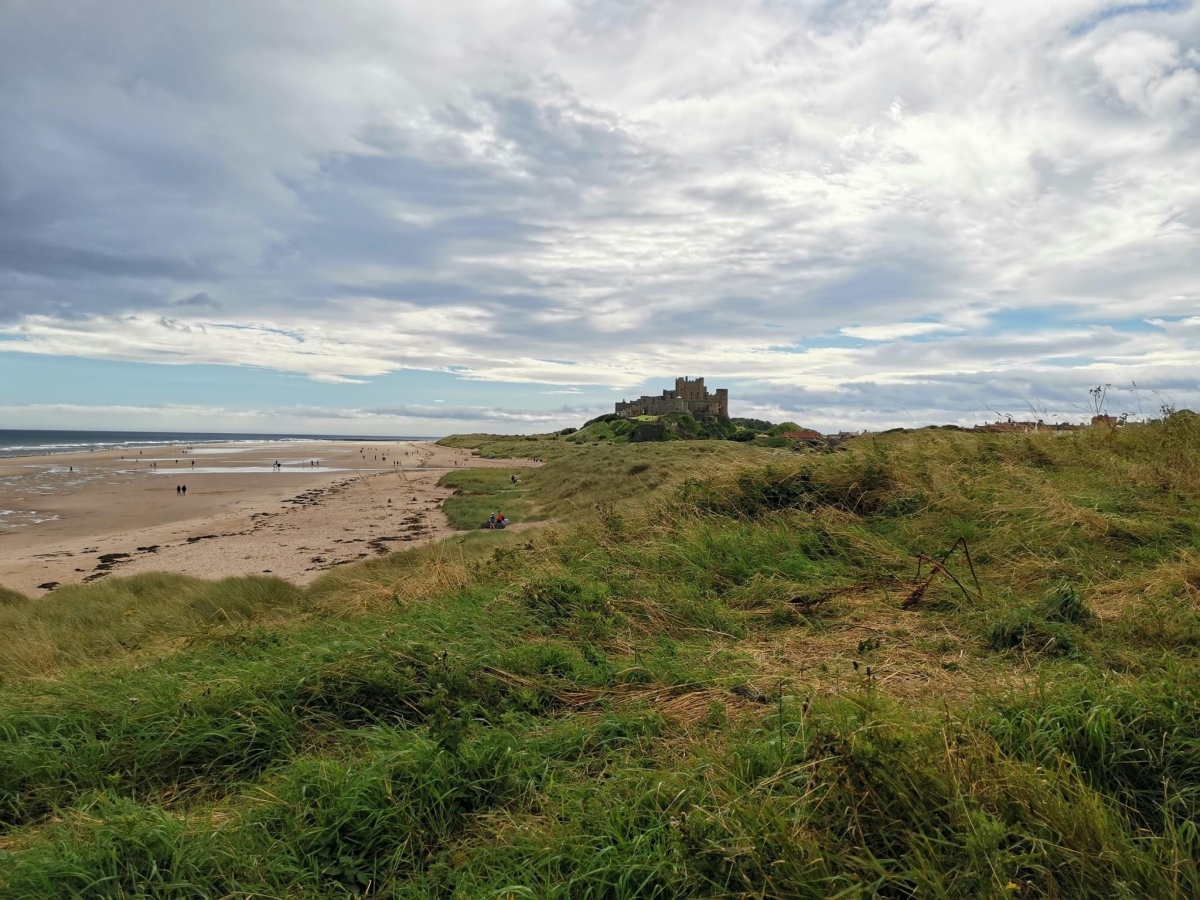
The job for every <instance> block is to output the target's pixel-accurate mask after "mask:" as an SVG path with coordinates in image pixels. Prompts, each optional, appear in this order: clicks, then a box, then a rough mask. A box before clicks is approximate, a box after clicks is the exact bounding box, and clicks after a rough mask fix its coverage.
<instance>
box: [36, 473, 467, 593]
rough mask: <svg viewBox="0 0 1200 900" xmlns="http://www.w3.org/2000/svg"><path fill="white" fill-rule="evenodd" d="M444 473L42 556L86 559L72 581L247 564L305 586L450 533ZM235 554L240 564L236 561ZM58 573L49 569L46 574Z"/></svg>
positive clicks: (387, 477)
mask: <svg viewBox="0 0 1200 900" xmlns="http://www.w3.org/2000/svg"><path fill="white" fill-rule="evenodd" d="M438 477H439V475H438V472H430V473H429V474H428V475H427V476H425V475H416V474H415V473H414V472H413V471H411V470H406V471H405V472H403V473H392V472H389V473H378V474H371V475H366V476H361V477H357V478H348V479H343V480H341V481H338V482H334V483H332V484H328V485H326V486H323V487H313V488H308V489H305V490H302V491H300V492H299V493H297V494H295V495H294V496H291V497H287V498H286V499H281V500H277V501H275V502H279V503H280V504H281V505H282V508H275V509H273V510H271V509H268V510H264V509H263V508H262V507H261V506H260V507H258V509H257V510H255V511H253V512H252V511H250V510H249V509H246V510H244V511H243V512H242V513H241V514H240V515H238V514H236V513H233V514H231V515H229V516H227V517H225V518H223V519H220V520H216V519H214V520H212V521H210V522H209V523H207V526H206V527H207V529H210V530H205V531H203V532H201V533H198V534H197V533H193V534H189V533H188V532H187V531H184V530H182V529H180V530H176V531H173V532H170V531H161V532H159V533H157V534H155V535H154V538H156V539H157V542H156V543H150V542H149V541H148V540H147V539H148V538H149V537H150V535H145V536H142V544H141V545H140V546H138V547H137V548H136V550H133V549H132V548H131V546H130V545H131V544H133V542H134V540H136V537H137V536H135V535H129V536H127V539H128V540H129V544H126V545H125V546H122V545H121V542H120V538H117V539H116V540H114V541H113V542H112V543H109V544H108V545H107V546H102V545H94V546H91V547H88V548H86V549H85V550H83V551H82V552H81V551H77V550H76V551H75V553H72V552H71V551H67V550H57V549H56V550H55V551H54V552H50V553H45V554H42V556H43V557H44V558H45V559H46V561H47V564H48V566H49V565H53V563H54V562H55V561H59V564H60V565H61V560H62V559H65V558H69V557H71V556H73V555H75V556H78V557H83V558H80V559H78V560H76V561H74V562H72V563H71V565H74V566H76V568H75V572H76V573H78V574H76V575H74V576H73V577H72V578H71V579H68V580H67V581H75V580H76V579H78V580H81V581H84V582H91V581H96V580H98V579H101V578H104V577H107V576H108V575H111V574H113V573H114V572H116V573H117V574H122V575H125V574H133V573H137V572H143V571H151V570H154V569H165V570H167V571H183V572H189V573H191V574H197V575H200V576H202V577H221V576H222V575H224V574H233V571H231V570H237V569H240V570H242V571H245V572H255V573H259V572H261V573H263V574H274V575H278V576H279V577H282V578H286V579H288V580H290V581H295V582H298V583H301V584H303V583H305V582H307V581H310V580H311V579H312V578H314V577H316V576H317V575H318V574H320V573H321V572H325V571H328V570H330V569H334V568H337V567H338V566H342V565H345V564H347V563H353V562H358V561H360V560H364V559H370V558H372V557H382V556H387V555H388V554H390V553H393V552H395V551H397V550H400V549H402V548H403V547H404V546H405V545H407V544H409V543H420V542H423V541H426V540H429V539H430V538H435V537H437V536H439V535H440V534H443V533H445V532H446V526H445V523H444V522H442V520H441V519H440V512H439V506H438V504H439V501H440V500H441V499H442V496H443V493H442V492H441V491H439V490H436V489H435V485H436V481H437V478H438ZM448 493H449V491H446V492H445V494H448ZM251 508H252V509H253V507H251ZM201 527H205V526H201ZM164 538H165V539H164ZM113 544H116V546H113ZM193 548H194V549H193ZM74 549H75V548H72V550H74ZM101 549H103V550H104V551H105V552H104V553H103V554H101V553H100V551H101ZM92 554H96V556H94V557H92ZM87 557H91V559H92V560H94V562H92V561H89V560H88V559H86V558H87ZM231 559H232V560H237V561H239V564H238V565H236V566H231V565H230V562H229V561H230V560H231ZM80 567H82V568H80ZM51 574H52V573H51V572H50V571H47V572H46V573H45V575H43V576H42V577H43V578H45V577H47V576H50V575H51ZM53 574H56V575H57V574H58V572H54V573H53ZM61 583H67V582H60V581H54V582H50V581H46V582H44V583H43V585H41V589H42V590H53V589H54V588H55V587H58V586H60V584H61Z"/></svg>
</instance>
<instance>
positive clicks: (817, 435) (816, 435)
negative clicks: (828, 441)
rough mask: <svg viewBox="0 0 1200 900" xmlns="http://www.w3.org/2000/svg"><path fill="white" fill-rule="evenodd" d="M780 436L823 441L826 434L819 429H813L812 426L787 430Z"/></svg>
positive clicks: (798, 439)
mask: <svg viewBox="0 0 1200 900" xmlns="http://www.w3.org/2000/svg"><path fill="white" fill-rule="evenodd" d="M780 437H783V438H787V439H788V440H789V441H823V440H825V435H823V434H821V432H819V431H813V430H812V429H811V428H799V429H797V430H795V431H785V432H784V433H783V434H781V435H780Z"/></svg>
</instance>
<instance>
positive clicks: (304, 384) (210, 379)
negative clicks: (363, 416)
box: [0, 353, 588, 412]
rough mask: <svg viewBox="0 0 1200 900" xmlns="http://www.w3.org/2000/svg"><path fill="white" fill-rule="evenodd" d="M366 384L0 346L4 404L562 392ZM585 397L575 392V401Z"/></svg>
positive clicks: (404, 376) (444, 377)
mask: <svg viewBox="0 0 1200 900" xmlns="http://www.w3.org/2000/svg"><path fill="white" fill-rule="evenodd" d="M363 380H364V382H365V383H362V384H343V383H329V382H321V381H313V380H311V379H309V378H308V377H307V376H305V375H303V374H298V373H293V372H279V371H276V370H273V369H266V368H252V367H247V366H218V365H159V364H156V363H139V362H120V361H113V360H95V359H87V358H83V357H73V356H41V355H36V354H27V353H0V404H2V405H27V404H29V405H42V404H72V405H80V406H146V407H155V406H164V405H183V406H197V407H211V408H220V409H228V410H264V411H268V412H269V411H272V410H280V411H286V410H288V409H292V408H296V407H313V408H318V409H321V408H324V409H334V410H354V409H372V408H376V407H378V408H387V407H395V406H402V405H411V406H430V407H431V406H432V404H433V402H434V400H435V399H436V400H439V401H442V402H443V403H444V404H446V405H450V406H461V407H477V408H478V407H482V408H488V407H508V408H520V409H545V410H550V409H554V408H557V407H560V406H561V405H562V400H563V398H562V397H552V396H547V395H544V394H542V393H541V391H543V390H545V387H546V386H545V385H542V384H529V383H508V382H494V383H483V382H480V381H476V380H473V379H466V378H461V377H459V376H457V375H454V374H451V373H447V372H432V371H427V370H422V369H403V370H400V371H397V372H392V373H389V374H387V375H381V376H377V377H372V378H367V379H363ZM585 399H588V398H587V395H583V396H581V395H575V396H573V397H572V398H571V400H572V402H580V401H581V400H585Z"/></svg>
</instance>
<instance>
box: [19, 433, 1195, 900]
mask: <svg viewBox="0 0 1200 900" xmlns="http://www.w3.org/2000/svg"><path fill="white" fill-rule="evenodd" d="M455 440H456V441H457V443H456V445H458V446H473V447H475V448H476V449H478V450H479V451H480V452H481V453H484V454H489V455H493V456H505V455H508V456H522V455H526V456H533V457H536V458H540V459H543V460H545V465H544V466H542V467H540V468H537V469H533V470H529V469H523V470H520V475H519V478H520V480H519V482H518V485H516V487H520V488H522V489H523V491H524V493H522V494H521V495H519V496H518V495H513V496H512V497H511V500H512V503H513V504H515V505H513V506H512V507H511V508H513V509H524V510H525V512H526V514H527V515H529V516H530V517H541V518H544V519H548V520H550V521H547V522H546V523H545V524H543V525H542V526H540V527H538V528H536V529H530V530H526V531H521V532H516V533H513V532H499V533H493V532H476V531H472V532H471V533H469V534H463V535H462V536H460V537H456V538H452V539H450V540H448V541H445V542H443V543H441V544H438V545H435V546H430V547H423V548H417V549H416V550H413V551H410V552H407V553H398V554H393V555H392V556H389V557H381V558H378V559H373V560H370V561H368V562H365V563H363V564H362V565H358V566H347V567H343V568H341V569H339V570H336V571H333V572H330V573H328V575H327V576H326V577H325V578H323V579H322V580H320V581H318V582H316V583H314V584H313V585H312V586H311V587H309V588H306V589H299V588H290V587H288V586H285V585H282V584H276V583H275V582H260V581H254V582H250V581H247V582H246V583H245V584H238V583H235V582H232V581H231V582H221V583H215V585H219V587H217V586H206V583H204V582H189V581H178V582H175V581H171V580H169V579H165V578H163V579H160V580H159V581H158V582H154V581H152V580H143V581H138V580H137V579H112V580H110V581H106V582H102V583H99V584H96V585H89V586H87V587H84V588H79V589H78V591H77V592H76V593H73V594H63V595H61V597H56V596H55V595H51V596H52V597H54V598H55V602H57V603H59V606H58V608H57V609H51V608H50V607H46V608H45V609H44V610H41V611H39V607H40V605H41V604H42V603H45V602H46V601H38V602H34V601H26V600H23V599H22V598H20V597H17V596H12V595H10V594H5V595H4V598H3V601H2V603H0V614H3V615H6V616H8V617H9V618H7V619H6V620H5V623H6V627H7V628H9V629H25V631H23V632H22V633H23V634H26V635H29V636H36V635H37V634H38V633H39V629H45V630H47V631H46V632H45V634H44V638H45V640H46V641H47V646H56V643H55V642H56V641H57V642H61V641H64V640H67V637H64V636H68V637H69V635H70V634H71V632H70V631H67V630H63V629H65V628H66V627H67V626H61V627H60V626H58V625H57V624H56V623H57V622H58V621H60V620H61V621H67V620H69V618H70V617H71V615H72V614H73V610H74V609H75V608H76V607H78V609H79V610H80V612H79V615H78V622H79V623H81V624H80V625H79V626H78V627H79V628H83V627H84V625H83V624H82V623H84V622H85V614H86V628H87V629H90V630H91V631H92V632H93V633H94V635H95V636H96V637H95V641H96V643H95V644H94V645H90V646H89V645H83V646H81V647H80V649H79V650H78V651H77V652H75V653H74V654H73V655H72V654H69V653H62V654H59V655H55V656H53V657H47V658H46V659H45V661H44V663H43V666H42V668H40V669H39V668H38V667H37V665H36V664H35V662H31V661H30V659H28V658H27V657H20V656H19V655H17V654H15V653H14V651H13V650H12V649H10V648H9V646H8V644H7V643H2V644H0V676H2V678H3V682H2V684H0V896H5V897H9V896H11V897H22V898H24V897H63V896H72V897H76V896H77V897H125V896H129V897H133V896H152V897H181V898H182V897H196V896H212V897H251V896H253V897H310V896H311V897H317V896H321V897H336V896H354V895H367V896H387V897H414V898H415V897H563V898H575V897H609V898H635V897H662V898H665V897H711V896H720V897H768V896H770V897H777V896H778V897H814V898H816V897H830V896H846V897H857V896H884V897H926V896H933V897H1090V896H1103V897H1144V896H1154V897H1193V896H1196V895H1197V894H1198V893H1200V871H1198V869H1197V863H1196V860H1197V858H1198V851H1200V831H1198V830H1197V826H1196V822H1197V818H1198V813H1200V808H1198V807H1200V664H1198V659H1197V649H1198V648H1200V617H1198V615H1197V602H1198V597H1200V518H1198V517H1197V512H1198V505H1200V426H1198V425H1197V424H1196V422H1195V420H1194V419H1192V418H1190V417H1182V416H1175V417H1171V418H1169V419H1167V420H1164V421H1160V422H1155V423H1149V424H1145V425H1138V426H1129V427H1126V428H1122V429H1087V430H1083V431H1077V432H1071V433H1068V434H1064V435H1061V436H1055V435H1043V434H1036V435H1005V434H969V433H956V432H943V431H935V430H930V431H920V432H913V433H908V434H894V435H884V436H878V437H874V438H870V437H868V438H860V439H856V440H855V441H852V442H850V443H849V444H847V445H846V447H845V449H844V450H843V451H842V452H837V453H819V452H806V453H791V452H788V451H779V450H776V451H772V450H768V449H762V448H758V447H754V446H753V445H743V444H736V443H733V442H713V441H708V442H671V443H664V444H652V445H627V446H615V447H614V446H608V445H607V443H608V442H596V443H588V444H574V443H568V442H566V441H564V440H563V439H562V436H561V435H560V436H558V440H555V439H554V438H553V437H552V436H543V437H540V438H537V439H535V440H524V439H513V438H494V437H487V436H473V437H462V438H457V439H455ZM701 448H703V449H701ZM643 465H645V466H647V468H645V469H641V470H639V471H637V472H634V471H633V470H634V469H635V468H638V467H640V466H643ZM498 471H499V472H501V473H503V472H504V471H505V470H498ZM447 477H448V478H454V479H458V481H456V482H455V484H456V487H457V489H458V490H460V491H462V493H461V494H460V495H458V496H459V499H464V502H465V500H466V499H469V498H471V497H483V498H485V499H486V500H487V503H489V504H490V503H491V502H492V501H493V499H494V497H495V496H496V495H495V494H489V493H488V492H489V491H493V490H503V489H505V485H507V486H508V488H512V487H514V486H513V485H512V483H511V480H509V479H507V478H503V477H493V476H491V475H482V474H478V473H475V474H471V475H470V476H469V477H468V474H467V473H463V472H455V473H451V475H449V476H447ZM639 478H640V479H642V480H641V481H639V480H638V479H639ZM651 479H653V480H651ZM480 502H482V501H480ZM505 502H506V503H508V500H507V499H506V501H505ZM522 504H525V505H524V506H522ZM484 508H486V506H485V507H484ZM464 509H465V507H464ZM476 512H477V511H475V512H471V516H472V517H473V516H474V515H475V514H476ZM142 578H143V579H145V576H142ZM101 589H103V591H106V592H107V593H104V594H102V593H101ZM92 591H96V593H95V594H91V593H89V592H92ZM207 591H211V592H213V593H212V594H211V595H209V594H206V592H207ZM251 593H253V596H254V597H255V598H258V599H256V600H255V601H254V602H249V601H248V602H247V603H246V604H245V605H244V606H243V607H241V608H238V609H236V610H235V611H234V612H229V613H227V615H226V616H225V617H221V616H219V615H215V614H213V613H212V612H211V610H212V608H213V606H212V604H213V602H214V601H215V599H217V598H219V599H220V600H221V602H219V603H216V605H217V606H219V607H221V608H224V605H223V604H227V603H229V595H230V594H233V595H238V596H240V595H243V594H245V595H247V596H249V595H250V594H251ZM206 596H209V597H210V600H209V601H207V602H206V601H204V600H203V598H204V597H206ZM129 598H134V599H135V600H136V602H133V601H130V600H129ZM126 602H130V605H129V606H125V608H122V606H123V605H124V604H125V603H126ZM128 609H133V610H134V612H133V614H132V615H126V611H127V610H128ZM170 609H174V610H176V613H174V614H171V615H169V614H168V612H167V610H170ZM150 610H158V612H157V613H156V615H157V616H158V618H157V619H156V620H155V621H154V622H153V623H148V624H146V625H137V624H134V623H137V622H138V621H139V619H138V617H139V616H140V615H142V614H143V613H145V614H149V612H150ZM174 615H177V616H178V621H177V626H178V628H177V630H176V632H175V633H172V628H171V621H172V619H173V617H174ZM214 616H215V617H214ZM72 627H74V626H72ZM55 628H58V629H59V630H57V631H55V630H54V629H55ZM120 628H131V629H140V630H137V631H136V634H133V635H132V636H133V637H134V638H135V640H136V646H133V645H132V642H131V641H129V640H126V639H125V638H124V637H122V638H121V639H120V641H121V642H118V643H107V644H106V643H104V642H103V641H101V640H100V638H99V637H98V635H100V634H102V633H112V634H113V635H115V634H117V633H119V629H120ZM127 636H128V635H127ZM114 647H115V648H117V649H114Z"/></svg>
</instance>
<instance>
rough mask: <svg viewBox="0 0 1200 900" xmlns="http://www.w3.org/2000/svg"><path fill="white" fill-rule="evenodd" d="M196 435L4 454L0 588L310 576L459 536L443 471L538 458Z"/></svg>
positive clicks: (29, 590)
mask: <svg viewBox="0 0 1200 900" xmlns="http://www.w3.org/2000/svg"><path fill="white" fill-rule="evenodd" d="M192 446H193V447H194V448H195V449H194V450H192V451H191V452H187V451H186V450H185V448H184V447H183V446H182V445H178V444H176V445H168V446H159V445H155V446H153V447H141V448H133V450H132V451H131V450H130V449H129V448H125V447H121V448H118V449H115V450H79V451H74V452H66V453H55V454H49V456H50V458H51V459H52V460H53V461H49V460H48V459H47V456H24V457H2V458H0V586H3V587H7V588H10V589H12V590H16V591H19V592H21V593H23V594H26V595H29V596H32V597H38V596H44V595H45V594H46V593H47V592H48V591H50V590H53V589H54V587H58V586H60V585H68V584H79V583H88V582H94V581H98V580H101V579H103V578H105V577H107V576H109V575H110V574H119V575H132V574H137V573H141V572H150V571H164V572H172V573H178V574H186V575H195V576H198V577H203V578H222V577H226V576H230V575H250V574H272V575H277V576H279V577H281V578H285V579H287V580H288V581H292V582H294V583H297V584H305V583H307V582H309V581H312V580H313V579H314V578H316V577H318V576H319V575H320V574H321V573H323V572H325V571H327V570H329V569H332V568H336V567H338V566H341V565H345V564H347V563H351V562H356V561H359V560H361V559H366V558H369V557H371V556H374V555H384V554H386V553H390V552H392V551H394V550H398V549H402V548H403V547H406V546H411V545H415V544H421V543H427V542H430V541H433V540H438V539H440V538H442V537H445V536H448V535H450V534H453V533H455V531H454V529H452V528H450V526H449V523H448V522H447V520H446V518H445V515H444V514H443V513H442V510H441V503H442V501H443V500H444V499H445V498H446V497H448V496H449V495H450V494H451V493H452V490H450V489H446V488H439V487H438V486H437V482H438V480H439V479H440V478H441V476H442V475H443V474H444V473H445V472H447V471H452V470H453V469H455V468H461V467H468V468H470V467H503V468H513V467H523V466H528V465H532V464H533V463H532V462H531V461H527V460H515V459H505V460H488V459H484V458H481V457H478V456H476V455H474V453H473V451H465V450H458V449H454V448H449V447H441V446H439V445H437V444H436V443H434V442H433V441H431V440H411V441H391V442H376V443H371V444H368V443H366V442H356V441H348V440H328V441H304V440H286V441H276V442H266V441H245V442H242V441H236V442H228V443H224V444H219V443H213V444H204V445H200V444H195V445H192ZM139 449H140V451H141V453H139V454H138V455H136V456H133V455H131V453H133V452H136V451H137V450H139ZM201 450H202V451H204V452H198V451H201ZM147 451H149V452H150V453H152V454H154V455H153V456H146V452H147ZM30 460H43V461H44V462H40V463H38V462H30ZM276 462H278V463H279V464H280V465H279V467H276V466H275V465H274V464H275V463H276ZM318 462H319V465H309V463H318ZM184 485H186V486H187V493H186V494H182V493H180V491H179V488H180V487H182V486H184ZM22 516H25V517H26V519H28V521H27V522H23V520H22V518H21V517H22Z"/></svg>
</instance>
